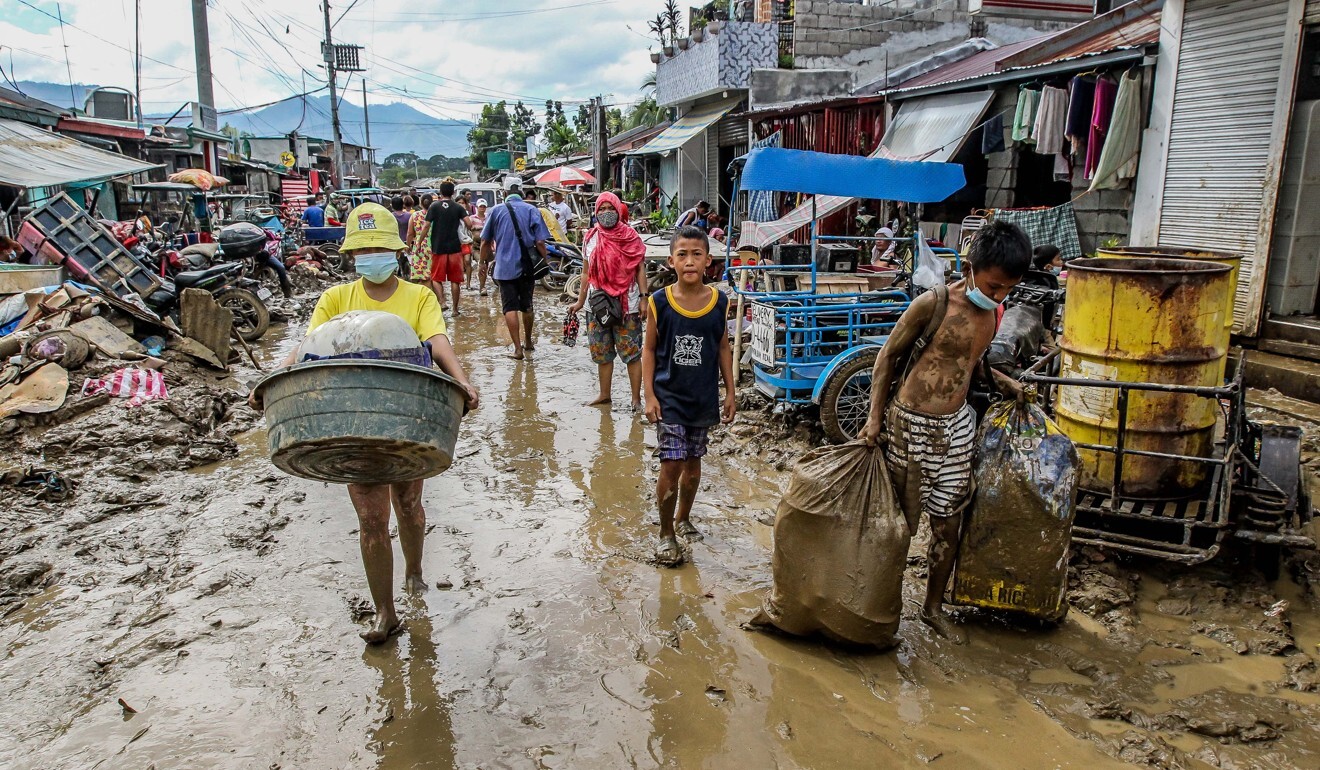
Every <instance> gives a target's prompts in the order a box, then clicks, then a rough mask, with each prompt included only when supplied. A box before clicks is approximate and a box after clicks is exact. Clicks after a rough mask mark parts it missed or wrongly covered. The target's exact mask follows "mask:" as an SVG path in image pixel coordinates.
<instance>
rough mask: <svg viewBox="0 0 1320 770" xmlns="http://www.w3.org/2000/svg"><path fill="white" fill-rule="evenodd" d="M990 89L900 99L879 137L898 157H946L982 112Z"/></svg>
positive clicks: (958, 146)
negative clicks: (886, 127) (881, 135)
mask: <svg viewBox="0 0 1320 770" xmlns="http://www.w3.org/2000/svg"><path fill="white" fill-rule="evenodd" d="M994 97H995V94H994V91H972V92H970V93H961V94H939V95H938V96H922V97H919V98H916V99H909V100H907V101H905V102H903V103H902V104H901V105H900V106H899V108H898V113H897V114H895V115H894V120H893V122H892V123H890V124H889V129H888V130H887V131H885V138H884V139H882V140H881V141H880V144H882V145H883V146H884V148H885V151H886V152H885V155H886V156H887V157H890V158H896V159H900V160H934V161H948V160H949V159H951V158H952V157H953V156H954V155H956V154H957V153H958V150H959V149H961V148H962V146H963V142H965V141H967V137H968V136H969V135H970V134H971V133H972V130H973V129H975V128H976V126H977V124H978V123H980V121H981V116H983V115H985V110H986V107H989V106H990V100H991V99H993V98H994Z"/></svg>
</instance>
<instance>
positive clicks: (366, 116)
mask: <svg viewBox="0 0 1320 770" xmlns="http://www.w3.org/2000/svg"><path fill="white" fill-rule="evenodd" d="M362 124H363V126H365V127H366V133H367V187H372V186H374V185H375V184H376V163H375V160H376V151H375V150H373V149H371V113H369V112H368V111H367V79H366V78H362Z"/></svg>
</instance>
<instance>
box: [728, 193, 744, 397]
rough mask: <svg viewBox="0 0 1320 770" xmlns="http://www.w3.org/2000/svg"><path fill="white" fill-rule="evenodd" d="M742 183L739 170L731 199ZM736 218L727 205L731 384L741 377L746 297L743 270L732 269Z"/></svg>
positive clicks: (736, 382) (735, 212) (735, 195)
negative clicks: (733, 299) (734, 299)
mask: <svg viewBox="0 0 1320 770" xmlns="http://www.w3.org/2000/svg"><path fill="white" fill-rule="evenodd" d="M741 183H742V173H741V172H739V173H738V174H737V175H735V176H734V178H733V200H734V201H737V200H738V187H739V186H740V185H741ZM737 219H738V207H737V206H736V205H734V206H730V207H729V229H728V230H727V231H726V232H725V233H724V275H725V276H726V280H729V282H730V283H732V284H733V286H734V289H733V291H734V293H735V294H737V295H738V309H737V310H736V311H735V313H736V315H735V317H734V321H733V384H734V385H735V386H736V385H737V384H738V381H739V380H741V379H742V332H743V303H744V302H745V301H746V297H745V296H744V295H743V289H744V288H745V287H744V285H743V273H744V272H745V271H743V270H734V269H733V226H734V224H735V222H736V221H737Z"/></svg>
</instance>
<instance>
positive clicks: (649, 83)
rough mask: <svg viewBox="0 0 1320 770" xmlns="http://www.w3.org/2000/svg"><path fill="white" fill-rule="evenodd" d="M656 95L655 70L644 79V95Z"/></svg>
mask: <svg viewBox="0 0 1320 770" xmlns="http://www.w3.org/2000/svg"><path fill="white" fill-rule="evenodd" d="M647 92H650V93H655V70H652V71H650V72H648V73H646V77H644V78H642V93H647Z"/></svg>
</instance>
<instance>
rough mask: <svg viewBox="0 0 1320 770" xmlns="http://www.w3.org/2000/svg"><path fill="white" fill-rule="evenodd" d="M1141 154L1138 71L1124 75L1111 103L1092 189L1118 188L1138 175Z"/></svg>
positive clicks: (1139, 83)
mask: <svg viewBox="0 0 1320 770" xmlns="http://www.w3.org/2000/svg"><path fill="white" fill-rule="evenodd" d="M1140 152H1141V72H1140V71H1139V70H1132V71H1130V72H1128V73H1126V74H1125V75H1123V78H1122V80H1121V81H1120V82H1119V84H1118V96H1117V97H1116V98H1115V100H1114V111H1113V117H1112V119H1111V120H1110V122H1109V130H1108V132H1106V134H1105V146H1104V149H1102V150H1101V152H1100V159H1099V160H1098V161H1097V162H1096V168H1095V175H1094V178H1093V179H1092V180H1091V189H1092V190H1112V189H1114V188H1115V187H1121V186H1123V184H1124V183H1126V182H1127V180H1129V179H1131V178H1133V177H1135V176H1136V175H1137V156H1138V154H1139V153H1140Z"/></svg>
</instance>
